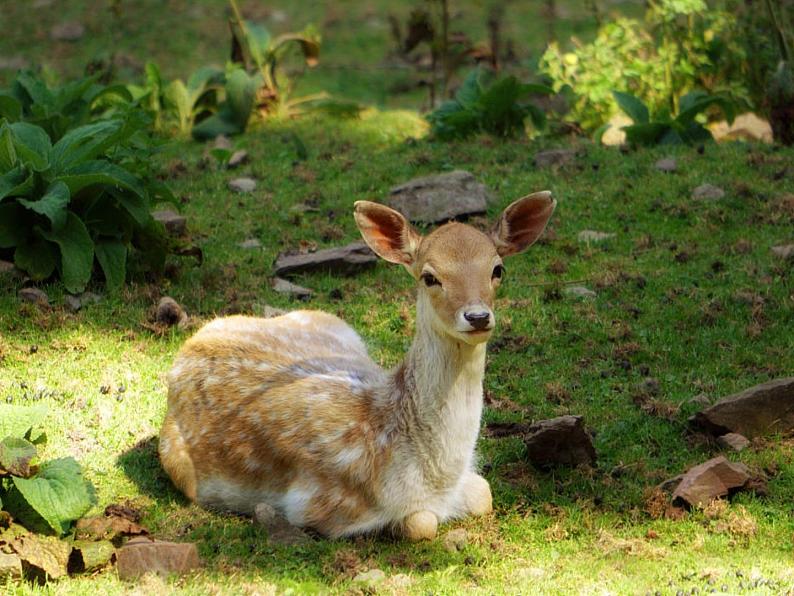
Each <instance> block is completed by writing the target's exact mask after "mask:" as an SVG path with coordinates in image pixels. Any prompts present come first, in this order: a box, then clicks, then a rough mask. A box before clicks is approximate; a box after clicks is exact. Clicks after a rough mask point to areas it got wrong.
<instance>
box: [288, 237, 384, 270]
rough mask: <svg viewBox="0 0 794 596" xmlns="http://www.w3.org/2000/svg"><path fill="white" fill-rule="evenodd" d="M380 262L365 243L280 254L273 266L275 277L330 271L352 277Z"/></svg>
mask: <svg viewBox="0 0 794 596" xmlns="http://www.w3.org/2000/svg"><path fill="white" fill-rule="evenodd" d="M377 262H378V257H377V256H375V253H373V252H372V251H371V250H370V248H369V247H368V246H367V245H366V244H364V243H363V242H353V243H352V244H348V245H347V246H341V247H338V248H328V249H325V250H318V251H317V252H312V253H308V254H302V255H301V254H298V255H285V254H280V255H279V256H278V257H277V258H276V262H275V264H274V265H273V275H274V276H275V277H288V276H289V275H292V274H295V273H304V272H316V271H330V272H332V273H337V274H340V275H351V274H353V273H357V272H359V271H361V270H362V269H366V268H368V267H372V266H373V265H374V264H375V263H377Z"/></svg>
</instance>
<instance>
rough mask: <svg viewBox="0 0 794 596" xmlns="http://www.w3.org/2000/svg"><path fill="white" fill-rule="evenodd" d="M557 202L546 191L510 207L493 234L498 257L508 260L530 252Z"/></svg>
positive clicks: (501, 217)
mask: <svg viewBox="0 0 794 596" xmlns="http://www.w3.org/2000/svg"><path fill="white" fill-rule="evenodd" d="M556 206H557V201H555V200H554V199H553V198H552V197H551V193H550V192H549V191H547V190H544V191H542V192H536V193H534V194H531V195H528V196H526V197H524V198H522V199H518V200H517V201H515V202H514V203H511V204H510V205H509V206H508V207H507V209H505V210H504V211H503V212H502V215H500V216H499V221H497V222H496V225H495V226H494V227H493V230H491V240H493V242H494V244H495V245H496V252H498V253H499V256H502V257H506V256H508V255H513V254H516V253H519V252H521V251H523V250H526V249H527V248H529V247H530V246H531V245H532V244H533V243H534V242H535V241H536V240H537V239H538V238H540V235H541V234H542V233H543V230H544V229H546V224H547V223H549V218H550V217H551V214H552V213H554V208H555V207H556Z"/></svg>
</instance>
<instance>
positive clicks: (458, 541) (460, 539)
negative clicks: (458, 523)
mask: <svg viewBox="0 0 794 596" xmlns="http://www.w3.org/2000/svg"><path fill="white" fill-rule="evenodd" d="M468 543H469V533H468V532H466V530H464V529H463V528H456V529H454V530H450V531H449V532H447V533H446V534H444V548H445V549H447V551H449V552H451V553H456V552H459V551H462V550H463V549H464V548H466V545H467V544H468Z"/></svg>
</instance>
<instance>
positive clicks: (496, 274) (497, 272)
mask: <svg viewBox="0 0 794 596" xmlns="http://www.w3.org/2000/svg"><path fill="white" fill-rule="evenodd" d="M504 272H505V268H504V267H502V266H501V265H497V266H496V267H494V268H493V273H492V274H491V279H502V275H504Z"/></svg>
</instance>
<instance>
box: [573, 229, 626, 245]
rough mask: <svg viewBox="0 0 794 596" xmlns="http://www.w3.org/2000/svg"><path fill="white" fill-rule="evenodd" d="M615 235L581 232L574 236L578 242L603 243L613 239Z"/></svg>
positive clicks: (590, 231) (593, 231) (589, 231)
mask: <svg viewBox="0 0 794 596" xmlns="http://www.w3.org/2000/svg"><path fill="white" fill-rule="evenodd" d="M616 235H617V234H614V233H611V232H598V231H596V230H582V231H581V232H579V234H578V235H577V236H576V238H577V239H578V240H579V242H603V241H604V240H609V239H610V238H614V237H615V236H616Z"/></svg>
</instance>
